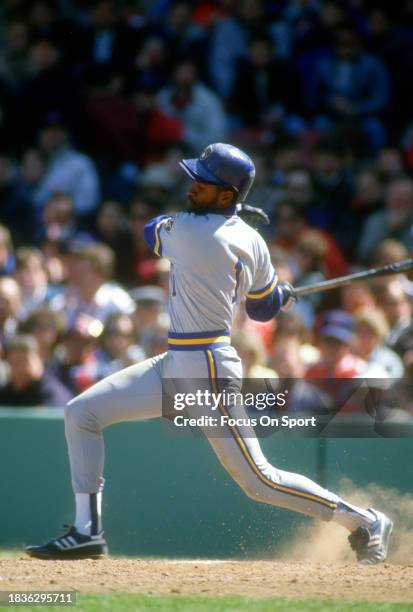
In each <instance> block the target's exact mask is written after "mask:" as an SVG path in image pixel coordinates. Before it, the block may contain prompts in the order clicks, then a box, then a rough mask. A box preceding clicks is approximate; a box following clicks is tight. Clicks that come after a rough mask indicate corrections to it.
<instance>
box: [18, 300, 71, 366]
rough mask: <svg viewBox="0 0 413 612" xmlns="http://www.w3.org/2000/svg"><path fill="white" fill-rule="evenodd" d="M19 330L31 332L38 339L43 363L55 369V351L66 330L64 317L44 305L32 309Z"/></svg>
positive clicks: (26, 332)
mask: <svg viewBox="0 0 413 612" xmlns="http://www.w3.org/2000/svg"><path fill="white" fill-rule="evenodd" d="M19 332H21V333H22V334H30V335H32V336H33V337H34V338H35V339H36V341H37V345H38V348H39V354H40V356H41V358H42V360H43V363H44V364H45V366H46V367H47V368H51V369H52V370H53V362H54V359H55V351H56V349H57V347H58V345H59V342H60V339H61V338H62V336H63V332H64V325H63V320H62V317H61V316H60V315H59V314H58V313H57V312H54V311H53V310H50V308H48V307H46V306H42V307H40V308H37V309H35V310H32V312H31V313H30V314H29V315H28V317H27V319H25V320H24V321H23V322H22V323H21V324H20V326H19Z"/></svg>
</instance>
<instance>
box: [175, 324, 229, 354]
mask: <svg viewBox="0 0 413 612" xmlns="http://www.w3.org/2000/svg"><path fill="white" fill-rule="evenodd" d="M230 343H231V338H230V332H229V331H228V330H226V329H219V330H215V331H207V332H193V333H179V332H171V331H170V332H169V334H168V348H169V350H172V351H200V350H201V351H202V350H205V349H208V348H214V349H215V348H220V347H222V346H228V345H229V344H230Z"/></svg>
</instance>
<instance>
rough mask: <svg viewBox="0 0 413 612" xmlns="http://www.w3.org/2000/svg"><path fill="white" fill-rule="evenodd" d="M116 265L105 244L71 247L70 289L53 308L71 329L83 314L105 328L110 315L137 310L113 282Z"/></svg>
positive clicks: (54, 301) (78, 244)
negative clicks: (64, 318) (63, 316)
mask: <svg viewBox="0 0 413 612" xmlns="http://www.w3.org/2000/svg"><path fill="white" fill-rule="evenodd" d="M114 264H115V255H114V253H113V251H112V250H111V249H110V248H109V247H107V246H106V245H104V244H100V243H96V244H84V243H83V244H82V243H81V242H76V241H73V242H72V243H70V244H69V253H68V286H67V288H65V290H64V291H63V292H62V293H61V294H59V295H57V296H55V297H54V298H53V299H52V300H51V302H50V307H51V308H52V309H53V310H56V311H57V312H61V313H62V314H64V315H65V317H66V320H67V323H68V325H69V326H73V324H74V321H75V320H76V318H77V316H78V315H79V314H81V313H84V314H88V315H89V316H91V317H94V318H96V319H98V320H99V321H101V322H102V323H103V324H104V323H105V322H106V320H107V318H108V317H109V315H111V314H114V313H124V314H132V313H133V311H134V309H135V307H134V303H133V301H132V299H131V298H130V297H129V295H128V293H127V292H126V291H125V290H124V289H122V288H121V287H120V286H119V285H118V284H117V283H115V282H113V281H111V280H110V279H111V278H112V274H113V270H114Z"/></svg>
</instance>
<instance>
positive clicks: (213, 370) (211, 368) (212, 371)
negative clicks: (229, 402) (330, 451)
mask: <svg viewBox="0 0 413 612" xmlns="http://www.w3.org/2000/svg"><path fill="white" fill-rule="evenodd" d="M205 354H206V358H207V365H208V375H209V379H210V382H211V386H212V391H213V393H215V394H217V393H219V389H218V385H217V365H216V361H215V357H214V353H213V351H212V350H210V349H208V350H206V351H205ZM218 407H219V410H220V412H221V414H222V415H224V416H227V417H228V418H231V415H230V414H229V412H228V411H227V410H226V408H225V406H224V405H223V403H222V402H219V406H218ZM228 427H229V428H230V430H231V434H232V437H233V438H234V440H235V442H236V443H237V445H238V447H239V449H240V451H241V453H242V455H243V456H244V458H245V459H246V461H247V463H248V465H249V466H250V468H251V470H252V471H253V472H254V474H255V475H256V476H257V477H258V478H259V480H260V481H261V482H262V483H263V484H264V485H266V486H267V487H270V488H271V489H275V490H276V491H279V492H280V493H285V494H287V495H292V496H295V497H300V498H304V499H307V500H309V501H311V502H315V503H317V504H321V505H322V506H325V507H327V508H329V509H330V510H335V509H336V508H337V504H336V503H334V502H330V501H328V500H327V499H324V498H322V497H319V496H317V495H313V494H311V493H306V492H305V491H300V490H298V489H293V488H290V487H285V486H283V485H279V484H276V483H275V482H273V481H272V480H270V479H269V478H267V477H266V476H265V474H263V473H262V472H261V470H260V469H259V467H258V466H257V465H256V463H255V462H254V459H253V457H252V456H251V453H250V451H249V450H248V447H247V445H246V444H245V442H244V439H243V437H242V435H241V433H240V431H239V430H238V428H237V426H236V425H228Z"/></svg>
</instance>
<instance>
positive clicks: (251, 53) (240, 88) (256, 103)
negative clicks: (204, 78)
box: [228, 36, 298, 133]
mask: <svg viewBox="0 0 413 612" xmlns="http://www.w3.org/2000/svg"><path fill="white" fill-rule="evenodd" d="M297 93H298V83H297V76H296V74H295V71H294V69H293V66H291V65H289V64H288V63H287V62H286V61H285V60H280V59H279V58H277V57H274V53H273V42H272V40H271V38H270V37H269V36H268V37H266V36H260V37H257V38H253V39H252V40H251V41H250V43H249V49H248V54H247V57H243V56H242V57H240V58H239V59H238V62H237V65H236V69H235V77H234V87H233V89H232V92H231V96H230V98H229V101H228V108H229V110H230V112H231V113H232V114H233V115H235V117H236V118H237V119H238V121H240V123H241V127H248V128H258V129H264V130H269V129H276V128H281V129H283V130H284V132H286V133H288V131H289V129H293V120H294V118H293V117H290V115H291V114H292V112H293V111H294V108H295V107H296V103H297V99H298V95H297ZM293 133H294V131H293Z"/></svg>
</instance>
